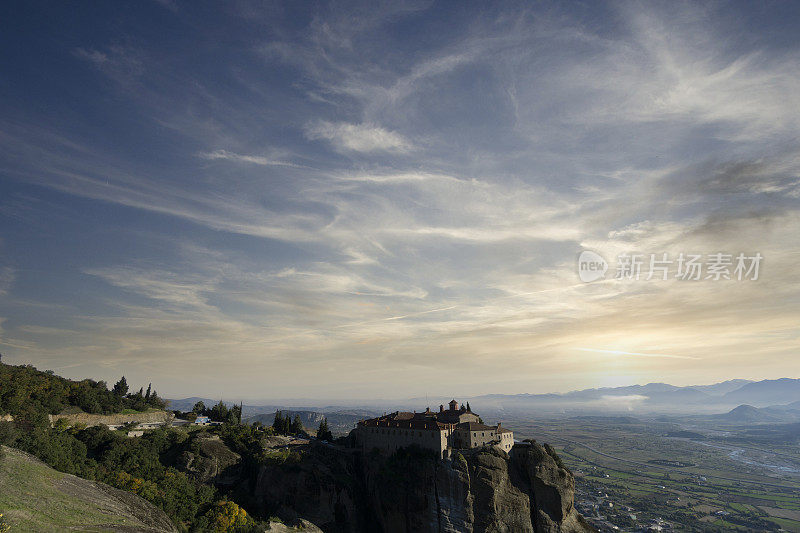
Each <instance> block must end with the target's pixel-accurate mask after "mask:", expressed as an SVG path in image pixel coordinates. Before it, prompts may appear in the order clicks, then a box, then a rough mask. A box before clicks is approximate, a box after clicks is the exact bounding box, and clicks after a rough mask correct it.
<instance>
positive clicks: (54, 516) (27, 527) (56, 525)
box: [0, 446, 176, 533]
mask: <svg viewBox="0 0 800 533" xmlns="http://www.w3.org/2000/svg"><path fill="white" fill-rule="evenodd" d="M0 487H2V490H0V512H3V513H4V515H5V519H6V521H7V522H8V524H9V525H10V526H11V531H37V532H42V533H44V532H50V531H53V532H58V531H64V530H67V529H77V530H81V531H87V530H91V531H114V532H125V533H129V532H134V531H135V532H144V533H167V532H169V533H172V532H174V531H176V529H175V528H174V526H173V525H172V522H171V521H170V520H169V518H168V517H167V515H166V514H164V512H163V511H161V510H160V509H158V508H157V507H155V506H154V505H152V504H150V503H148V502H146V501H145V500H143V499H142V498H139V497H138V496H136V495H134V494H131V493H130V492H127V491H122V490H118V489H114V488H112V487H109V486H108V485H104V484H103V483H97V482H94V481H87V480H85V479H81V478H79V477H75V476H72V475H69V474H64V473H61V472H58V471H56V470H53V469H52V468H50V467H49V466H47V465H45V464H44V463H42V462H41V461H39V460H38V459H36V458H35V457H33V456H32V455H29V454H27V453H25V452H22V451H19V450H16V449H14V448H7V447H5V446H3V447H2V458H0ZM43 503H45V505H43Z"/></svg>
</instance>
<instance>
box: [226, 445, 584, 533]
mask: <svg viewBox="0 0 800 533" xmlns="http://www.w3.org/2000/svg"><path fill="white" fill-rule="evenodd" d="M298 452H299V454H298ZM254 474H255V476H253V477H251V479H250V480H249V481H247V480H242V482H241V484H240V486H239V487H238V489H237V491H238V493H239V494H240V495H244V494H245V493H246V494H247V495H248V496H247V499H248V500H249V501H248V505H249V506H250V507H251V508H252V510H253V511H257V512H260V513H264V514H265V515H270V514H277V515H278V516H280V517H281V518H283V519H284V520H286V521H287V522H289V523H291V522H292V521H293V520H297V519H300V518H303V519H307V520H309V521H311V522H312V523H314V524H316V525H317V526H319V527H320V528H321V529H322V530H323V531H325V532H348V533H351V532H352V533H356V532H367V531H369V532H374V531H383V532H385V533H417V532H418V533H483V532H520V533H522V532H531V533H534V532H535V533H562V532H563V533H572V532H576V533H577V532H586V531H593V529H592V528H591V527H590V526H589V525H588V524H587V523H586V522H585V521H584V520H583V518H582V517H581V516H580V515H579V514H578V513H577V512H576V511H575V509H574V508H573V489H574V480H573V477H572V474H571V473H570V472H569V471H568V470H566V469H564V468H562V467H560V466H559V465H558V464H557V462H556V460H555V459H554V458H553V457H551V456H550V455H549V454H548V453H547V451H546V450H545V449H544V448H543V447H542V446H540V445H538V444H535V443H530V444H517V445H516V446H515V447H514V449H513V450H512V452H511V454H510V455H509V454H506V453H505V452H503V451H501V450H498V449H494V448H485V449H480V450H475V451H472V452H470V453H465V454H463V455H461V454H458V455H456V457H454V458H453V459H451V460H439V459H436V458H435V457H433V456H432V455H428V454H427V453H425V452H422V451H419V450H417V451H407V452H401V453H398V454H396V455H394V456H392V457H388V458H387V457H383V456H381V455H377V454H370V455H367V456H364V455H362V454H360V453H359V452H357V451H355V450H348V449H343V448H338V447H332V446H325V445H322V444H310V445H308V446H306V447H304V449H300V448H298V449H297V450H296V451H295V454H294V455H289V456H287V455H286V454H285V453H284V454H283V455H280V456H279V457H278V458H277V459H276V460H275V461H270V462H269V463H268V464H267V465H265V466H263V467H261V468H260V470H259V471H258V472H257V473H254Z"/></svg>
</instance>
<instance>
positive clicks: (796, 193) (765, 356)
mask: <svg viewBox="0 0 800 533" xmlns="http://www.w3.org/2000/svg"><path fill="white" fill-rule="evenodd" d="M4 12H5V13H6V14H7V16H5V17H0V25H1V26H2V29H3V31H0V42H2V45H3V50H5V51H7V53H6V54H3V55H2V56H1V57H0V72H2V73H3V74H4V75H3V76H0V352H2V353H3V360H4V362H8V363H12V364H24V363H30V364H33V365H34V366H36V367H38V368H40V369H52V370H54V371H55V372H57V373H58V374H61V375H64V376H68V377H92V378H95V379H104V380H106V381H107V382H109V383H110V384H113V382H114V381H116V379H118V378H119V376H122V375H125V376H126V377H127V379H128V382H129V383H131V384H132V385H134V384H136V387H138V386H139V384H143V385H145V386H146V385H147V383H148V382H152V383H153V386H154V387H155V388H156V390H157V391H158V392H159V394H161V395H162V396H166V397H173V398H180V397H190V396H205V395H207V396H209V397H218V396H221V395H224V396H233V394H231V392H233V391H235V394H237V395H239V397H240V398H269V397H273V398H291V397H300V398H302V397H319V398H327V399H336V398H341V399H344V398H364V399H366V398H376V397H386V398H413V397H424V396H425V395H426V393H427V394H431V395H433V394H437V391H438V394H440V395H441V394H445V393H446V395H452V396H458V395H465V394H466V393H468V392H469V395H470V396H476V395H481V394H515V393H531V394H536V393H539V392H559V391H560V392H565V391H568V390H579V389H586V388H593V387H608V386H619V385H627V384H633V383H640V384H645V383H649V382H666V383H670V384H675V385H695V384H697V383H715V382H721V381H726V380H729V379H736V378H742V377H743V376H746V377H747V379H752V380H761V379H776V378H781V377H792V376H800V360H799V359H798V348H800V340H799V339H800V279H798V277H797V275H796V271H797V267H796V265H797V261H798V258H800V253H798V252H800V247H798V244H800V243H799V242H798V237H797V236H798V235H800V148H798V139H800V35H798V32H797V28H796V21H797V20H799V19H800V4H797V3H782V4H770V5H769V6H765V5H761V4H753V3H735V2H731V3H715V4H709V5H705V4H692V3H681V4H673V3H665V4H656V3H650V4H648V3H637V2H613V3H589V4H563V3H544V4H536V5H530V4H528V3H504V4H502V6H496V5H495V6H492V7H491V9H490V8H488V7H487V6H485V5H483V4H481V3H463V4H459V7H458V9H457V10H455V9H452V5H451V4H447V3H439V4H437V3H426V2H420V3H416V2H408V3H385V4H374V3H369V4H364V5H360V4H357V3H349V4H347V3H345V4H339V3H327V2H321V3H318V4H313V5H307V4H295V3H270V4H266V5H264V4H261V3H251V2H249V1H244V0H242V1H236V2H230V3H225V4H209V5H197V4H190V3H181V2H171V1H161V2H150V3H144V2H141V3H135V4H131V5H126V6H120V5H118V4H115V3H105V4H103V3H101V4H93V5H88V4H58V3H53V4H45V3H38V2H26V3H24V4H13V5H11V4H9V5H7V6H5V7H4ZM584 251H591V252H595V253H596V254H598V255H597V256H596V257H599V258H600V259H601V260H605V261H607V263H608V264H607V265H606V266H607V268H608V272H607V275H606V276H605V279H601V280H596V281H591V282H588V280H586V279H584V278H582V277H580V276H579V272H578V258H579V255H580V254H581V253H582V252H584ZM625 254H640V255H641V257H640V260H642V261H643V267H642V275H641V278H640V279H629V278H633V276H632V275H631V276H626V275H625V272H624V269H623V270H620V269H619V267H620V266H624V257H626V255H625ZM663 254H667V259H668V260H669V261H672V262H671V263H669V268H670V269H671V270H670V271H669V272H667V273H666V274H665V275H666V277H667V279H665V280H662V279H660V277H659V275H658V274H657V275H656V276H655V277H654V278H653V279H649V280H648V279H645V278H647V277H648V275H647V268H648V266H649V265H648V261H650V260H655V259H661V258H663V257H664V256H663ZM715 254H723V255H725V257H726V258H727V259H726V260H727V261H730V263H729V266H728V268H727V270H726V272H727V275H728V277H731V278H733V279H716V278H715V276H714V270H713V269H712V263H714V260H713V258H714V256H715ZM739 254H742V257H743V258H752V261H750V263H749V266H750V267H752V266H753V265H754V264H755V259H754V258H756V257H758V258H759V259H758V261H760V263H758V265H759V267H760V268H759V270H758V273H757V274H758V275H757V276H756V272H755V271H754V270H752V269H748V271H747V272H742V271H739V272H738V274H739V276H738V277H742V278H743V279H737V271H736V267H737V259H736V258H737V257H738V256H739ZM691 255H698V256H700V258H701V260H702V261H703V268H704V270H703V271H702V275H700V276H698V278H699V279H696V280H693V279H679V278H677V277H676V276H677V275H678V274H679V272H677V271H676V269H678V268H682V267H683V263H682V262H680V263H679V258H681V259H680V261H683V258H684V257H686V258H688V257H689V256H691ZM620 256H622V258H623V259H620ZM592 257H595V256H592ZM627 257H629V258H630V256H629V255H628V256H627ZM719 259H720V260H721V257H720V258H719ZM598 264H599V262H598ZM726 264H727V263H726ZM593 265H594V263H593ZM679 265H680V266H679ZM717 266H719V265H717ZM592 268H594V266H593V267H592ZM582 273H583V272H582ZM617 273H620V274H622V276H621V277H622V278H623V279H614V278H615V275H616V274H617ZM684 273H685V272H684ZM718 273H719V272H718ZM742 274H743V275H742ZM717 277H718V276H717ZM754 277H757V279H752V278H754ZM723 278H724V276H723ZM582 280H583V281H582ZM203 391H206V392H203Z"/></svg>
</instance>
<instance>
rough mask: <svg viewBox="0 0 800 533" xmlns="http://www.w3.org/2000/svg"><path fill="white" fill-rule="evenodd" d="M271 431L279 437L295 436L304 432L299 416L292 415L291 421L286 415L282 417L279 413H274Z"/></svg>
mask: <svg viewBox="0 0 800 533" xmlns="http://www.w3.org/2000/svg"><path fill="white" fill-rule="evenodd" d="M272 429H273V431H275V433H277V434H279V435H297V434H299V433H303V431H305V430H304V428H303V423H302V422H301V421H300V415H294V419H291V418H290V417H289V416H288V415H287V416H283V413H282V412H281V411H275V420H274V421H273V422H272Z"/></svg>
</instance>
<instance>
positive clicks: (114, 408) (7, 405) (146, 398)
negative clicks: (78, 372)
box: [0, 363, 166, 417]
mask: <svg viewBox="0 0 800 533" xmlns="http://www.w3.org/2000/svg"><path fill="white" fill-rule="evenodd" d="M165 406H166V403H165V402H164V400H162V399H161V398H159V396H158V394H157V393H156V392H155V391H153V390H152V388H151V386H150V385H148V386H147V391H146V392H145V390H144V389H143V388H141V389H139V391H138V392H135V393H129V392H128V384H127V381H126V380H125V377H124V376H123V377H122V379H120V380H119V381H118V382H117V383H116V385H114V388H113V389H112V390H108V386H107V385H106V383H105V382H104V381H94V380H91V379H83V380H80V381H73V380H70V379H66V378H62V377H61V376H57V375H55V374H54V373H53V372H52V371H44V372H42V371H40V370H37V369H36V368H34V367H33V366H31V365H24V366H13V365H6V364H3V363H0V413H11V414H12V415H14V416H15V417H16V416H25V415H30V414H31V413H44V414H53V415H55V414H59V413H61V412H63V411H65V410H68V409H70V408H75V407H77V408H79V409H81V410H83V411H85V412H87V413H97V414H112V413H120V412H122V411H123V410H125V409H133V410H136V411H145V410H147V409H148V408H156V409H163V408H164V407H165Z"/></svg>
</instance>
